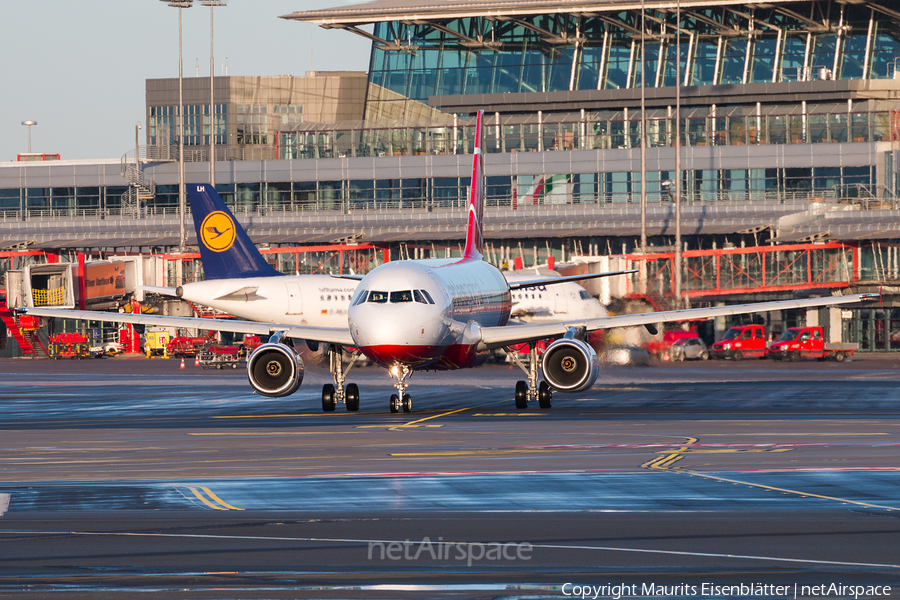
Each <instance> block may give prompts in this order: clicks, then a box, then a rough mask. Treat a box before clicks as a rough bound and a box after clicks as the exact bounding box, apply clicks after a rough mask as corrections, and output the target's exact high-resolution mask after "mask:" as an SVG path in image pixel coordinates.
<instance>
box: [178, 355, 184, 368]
mask: <svg viewBox="0 0 900 600" xmlns="http://www.w3.org/2000/svg"><path fill="white" fill-rule="evenodd" d="M178 368H179V369H183V368H184V357H183V356H182V357H181V366H180V367H178Z"/></svg>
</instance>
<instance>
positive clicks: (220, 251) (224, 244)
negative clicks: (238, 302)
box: [186, 183, 283, 279]
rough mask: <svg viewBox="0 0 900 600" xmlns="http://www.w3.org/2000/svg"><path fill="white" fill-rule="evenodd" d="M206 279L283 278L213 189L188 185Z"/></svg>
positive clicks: (200, 185) (207, 185) (205, 185)
mask: <svg viewBox="0 0 900 600" xmlns="http://www.w3.org/2000/svg"><path fill="white" fill-rule="evenodd" d="M186 187H187V192H188V198H189V200H190V202H191V213H192V214H193V215H194V228H195V229H196V231H197V245H198V246H200V259H201V260H202V261H203V271H204V272H205V273H206V279H239V278H243V277H272V276H275V275H283V273H280V272H278V271H276V270H275V269H273V268H272V267H271V266H270V265H269V263H267V262H266V259H265V258H263V256H262V254H260V253H259V250H258V249H257V248H256V245H255V244H254V243H253V241H252V240H251V239H250V237H249V236H248V235H247V232H246V231H244V228H243V227H241V224H240V223H238V220H237V219H236V218H235V217H234V215H233V214H231V211H230V210H228V207H227V206H225V202H224V201H223V200H222V198H221V197H220V196H219V194H218V193H217V192H216V190H215V188H213V186H211V185H209V184H208V183H207V184H195V183H191V184H188V185H187V186H186Z"/></svg>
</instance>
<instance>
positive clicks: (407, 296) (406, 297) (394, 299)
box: [391, 290, 413, 304]
mask: <svg viewBox="0 0 900 600" xmlns="http://www.w3.org/2000/svg"><path fill="white" fill-rule="evenodd" d="M412 301H413V295H412V292H411V291H410V290H403V291H401V292H391V304H394V303H399V302H412Z"/></svg>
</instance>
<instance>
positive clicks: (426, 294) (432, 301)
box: [421, 290, 434, 304]
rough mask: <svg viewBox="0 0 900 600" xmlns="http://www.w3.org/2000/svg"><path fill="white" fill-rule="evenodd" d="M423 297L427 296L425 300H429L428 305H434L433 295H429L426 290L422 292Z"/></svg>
mask: <svg viewBox="0 0 900 600" xmlns="http://www.w3.org/2000/svg"><path fill="white" fill-rule="evenodd" d="M421 292H422V295H423V296H425V299H426V300H428V304H434V300H432V299H431V294H429V293H428V292H427V291H426V290H421Z"/></svg>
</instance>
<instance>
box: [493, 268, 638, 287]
mask: <svg viewBox="0 0 900 600" xmlns="http://www.w3.org/2000/svg"><path fill="white" fill-rule="evenodd" d="M629 273H637V269H628V270H627V271H608V272H606V273H587V274H586V275H566V276H565V277H541V278H535V279H529V280H527V281H515V282H512V283H509V289H511V290H520V289H522V288H530V287H535V286H537V285H553V284H554V283H565V282H567V281H582V280H585V279H597V278H598V277H612V276H613V275H627V274H629Z"/></svg>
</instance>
